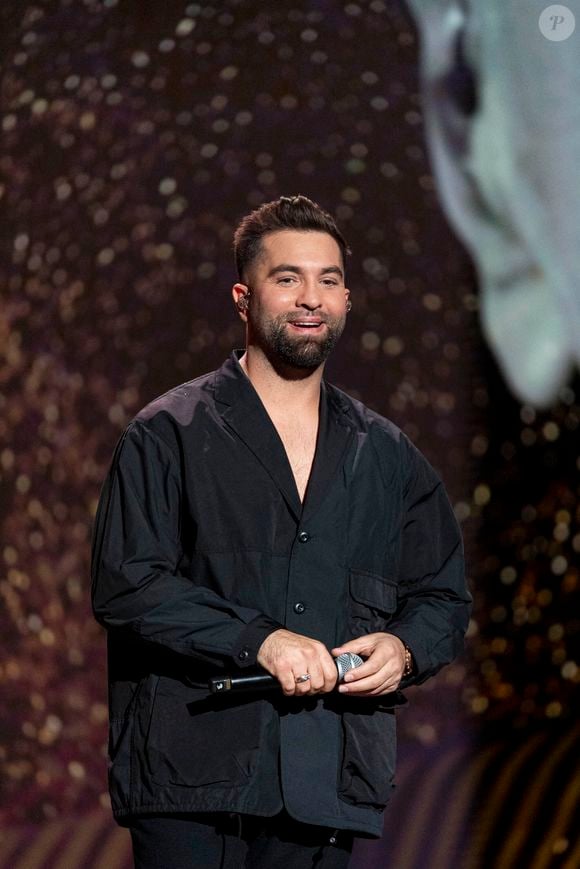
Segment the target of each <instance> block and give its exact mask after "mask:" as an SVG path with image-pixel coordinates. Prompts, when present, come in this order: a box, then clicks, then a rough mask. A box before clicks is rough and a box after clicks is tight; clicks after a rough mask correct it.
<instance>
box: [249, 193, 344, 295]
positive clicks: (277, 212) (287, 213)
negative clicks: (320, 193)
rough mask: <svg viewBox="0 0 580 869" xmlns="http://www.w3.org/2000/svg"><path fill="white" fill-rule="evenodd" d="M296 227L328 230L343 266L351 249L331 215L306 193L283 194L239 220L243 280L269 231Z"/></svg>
mask: <svg viewBox="0 0 580 869" xmlns="http://www.w3.org/2000/svg"><path fill="white" fill-rule="evenodd" d="M281 229H297V230H301V231H304V232H327V233H328V234H329V235H331V236H332V237H333V238H334V240H335V241H336V242H337V244H338V246H339V248H340V253H341V256H342V266H343V270H344V269H345V267H346V257H347V256H349V255H350V253H351V250H350V248H349V246H348V244H347V243H346V240H345V238H344V236H343V234H342V233H341V231H340V230H339V228H338V227H337V225H336V222H335V220H334V218H333V217H332V215H330V214H329V213H328V212H327V211H324V210H323V209H322V208H321V207H320V205H317V203H316V202H313V201H312V200H311V199H308V197H307V196H302V195H298V196H280V198H279V199H274V200H273V201H272V202H266V203H264V205H261V206H260V207H259V208H256V210H255V211H252V212H250V214H247V215H246V216H245V217H244V218H242V220H241V221H240V223H239V225H238V227H237V229H236V231H235V233H234V257H235V260H236V268H237V270H238V276H239V279H240V280H241V281H243V280H244V277H245V276H246V272H247V268H248V266H249V265H250V263H252V262H253V261H254V260H255V259H257V258H258V256H259V255H260V253H261V252H262V239H263V237H264V236H265V235H268V233H270V232H278V231H279V230H281Z"/></svg>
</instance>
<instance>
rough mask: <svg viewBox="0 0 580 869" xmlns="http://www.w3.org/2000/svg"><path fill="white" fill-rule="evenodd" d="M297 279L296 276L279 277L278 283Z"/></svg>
mask: <svg viewBox="0 0 580 869" xmlns="http://www.w3.org/2000/svg"><path fill="white" fill-rule="evenodd" d="M295 280H296V278H293V277H287V278H279V279H278V283H279V284H284V283H287V282H288V281H295Z"/></svg>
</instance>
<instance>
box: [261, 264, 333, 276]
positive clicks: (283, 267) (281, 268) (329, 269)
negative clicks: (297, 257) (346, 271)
mask: <svg viewBox="0 0 580 869" xmlns="http://www.w3.org/2000/svg"><path fill="white" fill-rule="evenodd" d="M279 272H296V274H302V269H301V268H300V266H294V265H292V264H291V263H281V264H280V265H278V266H274V267H273V268H271V269H270V271H269V272H268V274H267V276H266V277H268V278H270V277H272V275H277V274H278V273H279ZM320 274H321V275H330V274H332V275H339V276H340V277H341V278H344V275H343V272H342V269H340V268H339V267H338V266H325V267H324V268H322V269H320Z"/></svg>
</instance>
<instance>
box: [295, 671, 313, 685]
mask: <svg viewBox="0 0 580 869" xmlns="http://www.w3.org/2000/svg"><path fill="white" fill-rule="evenodd" d="M309 681H310V673H303V674H302V675H301V676H296V684H297V685H298V684H299V683H300V682H309Z"/></svg>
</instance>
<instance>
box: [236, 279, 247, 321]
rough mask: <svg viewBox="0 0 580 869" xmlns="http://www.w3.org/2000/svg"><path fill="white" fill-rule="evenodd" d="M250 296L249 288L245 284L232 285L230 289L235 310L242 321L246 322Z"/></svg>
mask: <svg viewBox="0 0 580 869" xmlns="http://www.w3.org/2000/svg"><path fill="white" fill-rule="evenodd" d="M249 295H250V288H249V287H248V286H247V285H246V284H234V285H233V287H232V297H233V300H234V304H235V306H236V309H237V311H238V313H239V315H240V317H241V319H242V320H243V321H244V323H246V322H247V320H248V316H247V313H246V312H247V310H248V297H249Z"/></svg>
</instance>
